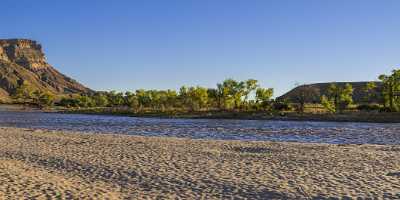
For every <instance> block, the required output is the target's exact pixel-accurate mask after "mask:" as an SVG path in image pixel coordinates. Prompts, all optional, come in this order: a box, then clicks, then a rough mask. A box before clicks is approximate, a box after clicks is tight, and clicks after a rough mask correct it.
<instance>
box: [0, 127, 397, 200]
mask: <svg viewBox="0 0 400 200" xmlns="http://www.w3.org/2000/svg"><path fill="white" fill-rule="evenodd" d="M399 157H400V147H398V146H388V145H329V144H303V143H284V142H242V141H214V140H191V139H178V138H162V137H139V136H122V135H95V134H85V133H72V132H61V131H46V130H32V129H18V128H0V199H21V198H22V199H327V198H335V197H337V198H339V199H342V198H343V199H350V198H353V199H357V198H358V197H361V198H362V199H366V198H372V199H395V198H400V159H399ZM397 193H399V195H397Z"/></svg>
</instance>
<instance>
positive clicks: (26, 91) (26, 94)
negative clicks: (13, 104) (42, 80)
mask: <svg viewBox="0 0 400 200" xmlns="http://www.w3.org/2000/svg"><path fill="white" fill-rule="evenodd" d="M33 92H34V91H33V89H32V88H31V86H30V85H29V83H28V82H26V81H24V82H23V83H22V84H21V85H19V87H18V88H17V89H16V90H15V92H14V95H13V97H14V98H15V99H17V100H18V101H23V102H30V101H32V98H33Z"/></svg>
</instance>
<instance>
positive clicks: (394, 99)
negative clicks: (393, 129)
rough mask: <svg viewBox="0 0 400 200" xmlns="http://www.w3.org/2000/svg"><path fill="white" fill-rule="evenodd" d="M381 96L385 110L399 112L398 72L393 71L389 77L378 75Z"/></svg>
mask: <svg viewBox="0 0 400 200" xmlns="http://www.w3.org/2000/svg"><path fill="white" fill-rule="evenodd" d="M379 79H380V80H381V81H382V84H383V88H382V96H383V101H384V106H385V108H388V109H389V110H390V111H399V108H400V94H399V93H400V70H393V71H392V74H391V75H380V76H379Z"/></svg>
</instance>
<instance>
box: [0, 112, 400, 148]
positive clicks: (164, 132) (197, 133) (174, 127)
mask: <svg viewBox="0 0 400 200" xmlns="http://www.w3.org/2000/svg"><path fill="white" fill-rule="evenodd" d="M0 126H7V127H22V128H41V129H49V130H67V131H85V132H91V133H99V134H103V133H114V134H126V135H142V136H172V137H186V138H194V139H220V140H248V141H289V142H314V143H331V144H400V124H375V123H348V122H299V121H265V120H220V119H158V118H137V117H120V116H104V115H82V114H58V113H43V112H22V111H7V110H1V111H0Z"/></svg>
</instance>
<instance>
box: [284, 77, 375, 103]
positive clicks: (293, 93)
mask: <svg viewBox="0 0 400 200" xmlns="http://www.w3.org/2000/svg"><path fill="white" fill-rule="evenodd" d="M374 82H375V84H376V85H377V88H376V90H375V93H376V94H378V93H379V92H378V91H380V90H381V88H382V83H381V82H376V81H374ZM332 83H334V84H337V85H338V86H340V87H343V86H344V85H345V84H346V83H349V84H351V85H352V86H353V90H354V92H353V101H354V103H362V102H363V100H364V97H365V96H366V95H367V93H366V92H365V91H364V90H363V88H364V87H365V86H366V84H367V83H369V82H367V81H365V82H328V83H315V84H307V85H301V86H298V87H296V88H294V89H292V90H290V91H289V92H287V93H286V94H284V95H282V96H280V97H278V98H277V100H282V101H283V100H288V101H290V102H293V103H298V100H297V95H298V94H299V91H300V90H302V89H303V88H304V87H308V88H311V89H312V90H313V91H314V93H315V94H316V95H315V96H309V97H307V98H306V102H307V103H320V99H321V96H322V95H327V93H328V88H329V86H330V85H331V84H332ZM378 102H379V99H378V98H375V99H372V103H378Z"/></svg>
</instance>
